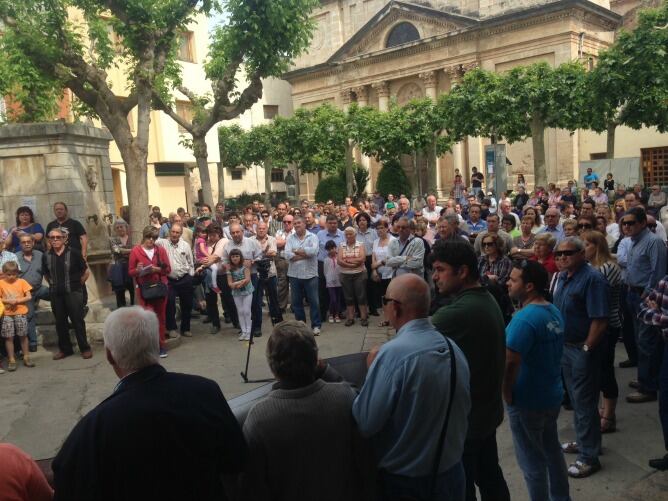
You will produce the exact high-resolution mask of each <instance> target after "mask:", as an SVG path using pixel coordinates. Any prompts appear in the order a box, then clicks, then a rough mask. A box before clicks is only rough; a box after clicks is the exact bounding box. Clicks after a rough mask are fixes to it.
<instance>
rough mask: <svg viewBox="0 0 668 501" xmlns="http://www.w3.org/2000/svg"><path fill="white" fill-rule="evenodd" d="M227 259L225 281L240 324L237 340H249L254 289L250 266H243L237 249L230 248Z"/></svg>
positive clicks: (241, 256)
mask: <svg viewBox="0 0 668 501" xmlns="http://www.w3.org/2000/svg"><path fill="white" fill-rule="evenodd" d="M229 259H230V273H229V274H228V275H227V283H228V285H229V286H230V289H232V297H233V298H234V304H235V305H236V307H237V313H238V314H239V325H240V326H241V334H240V335H239V341H249V340H250V332H251V324H252V322H251V306H252V304H253V290H254V289H253V284H252V283H251V278H250V268H249V267H247V266H244V257H243V255H242V254H241V251H240V250H239V249H232V250H231V251H230V254H229Z"/></svg>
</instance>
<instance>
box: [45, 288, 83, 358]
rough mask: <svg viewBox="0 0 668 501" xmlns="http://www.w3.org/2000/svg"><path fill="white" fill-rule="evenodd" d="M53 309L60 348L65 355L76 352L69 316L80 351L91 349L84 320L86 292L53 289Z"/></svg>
mask: <svg viewBox="0 0 668 501" xmlns="http://www.w3.org/2000/svg"><path fill="white" fill-rule="evenodd" d="M51 310H52V311H53V316H54V317H56V332H57V334H58V349H59V350H60V351H61V352H63V353H64V354H65V355H71V354H72V353H74V349H73V348H72V341H71V340H70V328H69V324H68V321H67V319H68V318H69V320H70V322H72V327H73V328H74V334H75V335H76V338H77V344H78V345H79V351H81V353H83V352H84V351H90V345H89V344H88V338H87V337H86V322H85V320H84V294H83V291H72V292H68V293H64V294H58V293H56V292H54V291H53V289H51Z"/></svg>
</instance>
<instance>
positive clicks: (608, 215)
mask: <svg viewBox="0 0 668 501" xmlns="http://www.w3.org/2000/svg"><path fill="white" fill-rule="evenodd" d="M594 213H595V214H596V217H604V218H605V220H606V225H605V233H606V234H607V235H611V236H612V237H613V238H614V239H615V241H617V239H618V238H619V225H618V224H617V221H616V220H615V215H614V214H613V212H612V209H611V208H610V206H609V205H608V204H596V209H595V211H594Z"/></svg>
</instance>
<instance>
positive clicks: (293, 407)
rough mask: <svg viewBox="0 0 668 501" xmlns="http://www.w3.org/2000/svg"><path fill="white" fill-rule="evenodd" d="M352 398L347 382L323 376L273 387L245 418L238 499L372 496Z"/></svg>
mask: <svg viewBox="0 0 668 501" xmlns="http://www.w3.org/2000/svg"><path fill="white" fill-rule="evenodd" d="M354 399H355V393H354V391H353V390H352V389H351V388H350V386H348V385H347V384H346V383H325V382H324V381H322V380H321V379H318V380H316V381H315V382H314V383H312V384H310V385H309V386H305V387H302V388H297V389H280V388H276V387H275V388H274V389H273V390H272V391H271V393H269V395H268V396H267V398H266V399H264V400H262V401H260V402H258V403H257V404H256V405H255V406H254V407H253V408H252V409H251V411H250V412H249V414H248V417H247V418H246V421H245V423H244V435H245V437H246V441H247V443H248V450H249V461H248V465H247V467H246V473H244V474H243V475H242V477H241V496H240V499H244V500H277V501H278V500H285V501H300V500H303V501H314V500H318V501H328V500H332V501H342V500H346V501H348V500H351V501H354V500H357V499H360V500H362V499H372V498H371V495H372V489H373V483H374V481H375V479H374V465H373V462H372V459H371V456H372V455H371V451H370V448H369V445H368V443H367V442H366V441H364V440H363V439H362V438H361V437H360V436H359V434H358V432H357V429H356V426H355V422H354V421H353V417H352V413H351V408H352V403H353V400H354Z"/></svg>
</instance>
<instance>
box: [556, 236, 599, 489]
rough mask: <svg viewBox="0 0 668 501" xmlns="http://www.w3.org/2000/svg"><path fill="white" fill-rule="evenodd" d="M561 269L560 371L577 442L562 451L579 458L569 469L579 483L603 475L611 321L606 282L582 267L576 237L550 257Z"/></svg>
mask: <svg viewBox="0 0 668 501" xmlns="http://www.w3.org/2000/svg"><path fill="white" fill-rule="evenodd" d="M554 256H555V258H556V259H558V260H559V261H560V265H561V268H562V269H563V270H564V271H562V272H561V273H560V275H559V278H558V283H557V286H556V293H555V295H554V305H555V306H556V307H557V308H559V311H560V312H561V314H562V316H563V318H564V320H565V334H564V353H563V356H562V359H561V369H562V371H563V375H564V380H565V382H566V388H567V390H568V394H569V395H570V397H571V403H572V405H573V410H574V411H575V412H574V415H573V417H574V421H575V423H574V424H575V435H576V436H577V442H568V443H566V444H564V445H562V449H563V451H564V452H567V453H574V454H577V459H576V460H575V462H574V463H572V464H571V465H570V466H569V467H568V474H569V475H570V476H571V477H575V478H583V477H588V476H589V475H591V474H593V473H596V472H597V471H598V470H600V469H601V463H600V462H599V460H598V456H599V455H600V453H601V425H600V423H601V419H600V416H599V414H598V397H599V393H600V390H601V363H602V355H603V347H602V346H600V345H601V343H602V342H604V341H605V339H604V335H605V331H606V329H607V327H608V317H609V316H610V308H609V300H608V296H609V294H610V291H609V287H608V282H607V281H606V279H605V277H603V275H602V274H601V273H599V272H598V271H597V270H595V269H594V268H592V267H591V266H589V265H588V264H587V262H586V261H585V256H584V244H583V242H582V240H580V239H579V238H577V237H567V238H565V239H564V240H562V241H561V242H560V243H559V245H558V246H557V250H556V251H555V252H554Z"/></svg>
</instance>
